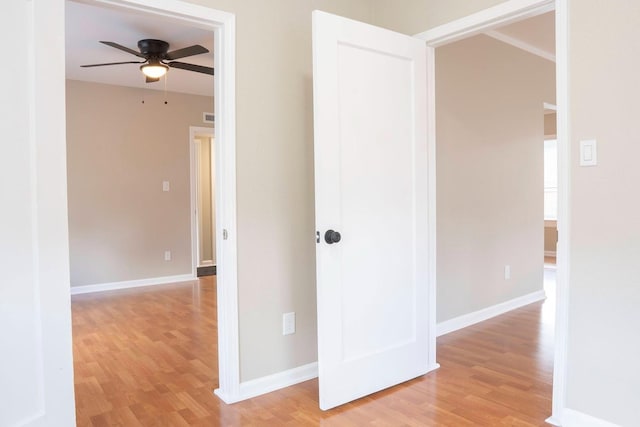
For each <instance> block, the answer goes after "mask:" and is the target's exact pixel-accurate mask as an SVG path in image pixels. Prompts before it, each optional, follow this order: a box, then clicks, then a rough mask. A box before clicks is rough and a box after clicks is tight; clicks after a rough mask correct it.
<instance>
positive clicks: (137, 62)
mask: <svg viewBox="0 0 640 427" xmlns="http://www.w3.org/2000/svg"><path fill="white" fill-rule="evenodd" d="M145 62H147V61H125V62H107V63H105V64H87V65H81V67H84V68H88V67H103V66H105V65H120V64H144V63H145Z"/></svg>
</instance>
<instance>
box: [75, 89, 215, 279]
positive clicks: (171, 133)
mask: <svg viewBox="0 0 640 427" xmlns="http://www.w3.org/2000/svg"><path fill="white" fill-rule="evenodd" d="M143 99H144V103H142V100H143ZM167 99H168V102H169V103H168V104H167V105H165V104H164V100H165V98H164V93H163V92H161V91H155V90H149V91H143V90H140V89H131V88H125V87H118V86H110V85H103V84H96V83H86V82H79V81H71V80H70V81H67V170H68V192H69V194H68V200H69V239H70V241H69V243H70V258H71V259H70V262H71V286H82V285H91V284H99V283H109V282H118V281H126V280H136V279H146V278H155V277H163V276H172V275H178V274H189V273H190V272H191V225H190V214H189V212H190V179H189V126H204V124H203V123H202V112H203V111H211V109H212V103H213V99H212V98H210V97H204V96H195V95H184V94H176V93H169V94H168V98H167ZM165 180H167V181H169V182H170V191H169V192H163V191H162V182H163V181H165ZM165 250H170V251H171V253H172V260H171V261H168V262H167V261H164V251H165Z"/></svg>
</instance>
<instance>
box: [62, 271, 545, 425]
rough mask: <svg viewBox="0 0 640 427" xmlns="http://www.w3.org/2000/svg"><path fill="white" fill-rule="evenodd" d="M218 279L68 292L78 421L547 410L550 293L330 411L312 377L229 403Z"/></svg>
mask: <svg viewBox="0 0 640 427" xmlns="http://www.w3.org/2000/svg"><path fill="white" fill-rule="evenodd" d="M214 280H215V278H212V277H209V278H204V279H201V280H200V281H199V282H197V283H195V284H182V285H167V286H157V287H152V288H139V289H136V290H126V291H115V292H103V293H96V294H88V295H76V296H73V298H72V312H73V339H74V365H75V390H76V412H77V421H78V425H79V426H126V427H129V426H171V427H174V426H186V425H198V426H319V425H321V426H367V425H368V426H455V427H458V426H544V425H546V424H545V423H544V420H545V418H547V417H548V416H549V415H550V413H551V379H552V363H553V351H552V350H553V349H552V346H553V325H552V323H553V317H552V316H553V307H550V306H549V305H550V304H551V303H546V304H542V303H537V304H532V305H529V306H526V307H524V308H522V309H519V310H516V311H513V312H511V313H508V314H506V315H503V316H500V317H498V318H495V319H492V320H489V321H486V322H483V323H481V324H478V325H475V326H472V327H470V328H466V329H465V330H462V331H458V332H454V333H451V334H448V335H446V336H443V337H441V338H439V339H438V357H437V358H438V362H439V363H440V364H441V368H440V369H439V370H437V371H435V372H433V373H430V374H428V375H426V376H424V377H421V378H418V379H415V380H413V381H410V382H408V383H405V384H402V385H399V386H396V387H394V388H391V389H388V390H385V391H382V392H380V393H376V394H375V395H372V396H370V397H366V398H364V399H360V400H358V401H356V402H353V403H351V404H347V405H344V406H342V407H340V408H337V409H334V410H332V411H328V412H322V411H320V410H319V409H318V403H317V402H318V391H317V387H318V384H317V380H312V381H307V382H305V383H302V384H299V385H296V386H293V387H289V388H287V389H283V390H280V391H277V392H274V393H270V394H268V395H264V396H261V397H257V398H254V399H251V400H248V401H245V402H240V403H237V404H234V405H225V404H224V403H222V402H221V401H220V400H219V399H218V398H217V397H216V396H214V395H213V394H212V390H213V389H214V388H215V387H216V385H217V371H218V367H217V364H216V353H217V348H216V322H215V319H216V307H215V298H216V296H215V282H214Z"/></svg>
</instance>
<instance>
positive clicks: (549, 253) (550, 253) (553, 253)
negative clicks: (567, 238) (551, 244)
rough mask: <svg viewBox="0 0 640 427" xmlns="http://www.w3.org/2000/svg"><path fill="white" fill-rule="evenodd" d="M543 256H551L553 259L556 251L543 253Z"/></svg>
mask: <svg viewBox="0 0 640 427" xmlns="http://www.w3.org/2000/svg"><path fill="white" fill-rule="evenodd" d="M544 256H552V257H554V258H555V256H556V251H544Z"/></svg>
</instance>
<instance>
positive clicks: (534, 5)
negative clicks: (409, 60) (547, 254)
mask: <svg viewBox="0 0 640 427" xmlns="http://www.w3.org/2000/svg"><path fill="white" fill-rule="evenodd" d="M554 9H555V13H556V102H557V106H558V112H557V114H558V115H557V120H558V130H557V134H558V135H557V136H558V248H557V264H558V265H557V286H556V289H557V290H556V301H557V302H556V326H555V349H554V351H555V354H554V372H553V405H552V415H551V417H550V418H549V419H548V420H547V422H548V423H550V424H554V425H561V424H562V413H563V410H564V408H565V403H566V402H565V401H566V375H567V366H566V353H567V329H568V305H569V295H568V293H569V261H570V259H569V258H570V257H569V255H570V251H569V232H570V228H569V226H570V224H569V219H570V217H569V209H570V206H569V192H570V182H569V177H570V173H569V168H570V162H569V159H570V158H571V157H570V144H569V127H568V117H569V87H568V79H569V77H568V76H569V68H568V56H569V55H568V54H569V53H568V46H569V44H568V0H508V1H505V2H503V3H500V4H498V5H496V6H493V7H490V8H488V9H485V10H482V11H480V12H477V13H474V14H472V15H469V16H466V17H464V18H461V19H458V20H455V21H452V22H449V23H448V24H445V25H441V26H439V27H436V28H433V29H431V30H428V31H425V32H423V33H420V34H417V35H416V36H415V37H417V38H420V39H422V40H424V41H426V42H427V46H428V49H429V50H431V51H433V50H434V49H435V48H436V47H438V46H442V45H445V44H447V43H451V42H454V41H456V40H460V39H464V38H466V37H471V36H474V35H477V34H479V33H482V32H484V31H488V30H491V29H493V28H496V27H499V26H502V25H506V24H509V23H511V22H515V21H519V20H522V19H525V18H529V17H532V16H536V15H539V14H541V13H545V12H549V11H551V10H554ZM430 75H434V74H433V72H431V73H430ZM428 90H429V93H430V94H431V95H430V98H431V99H430V101H429V102H430V103H431V105H432V106H435V97H434V95H433V94H434V93H435V79H430V81H429V88H428ZM429 114H430V115H431V117H430V118H429V123H430V128H431V129H435V108H430V109H429ZM429 138H430V139H431V141H430V143H433V144H436V142H435V131H432V132H431V133H430V134H429ZM436 149H437V147H436ZM434 194H435V192H434Z"/></svg>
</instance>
